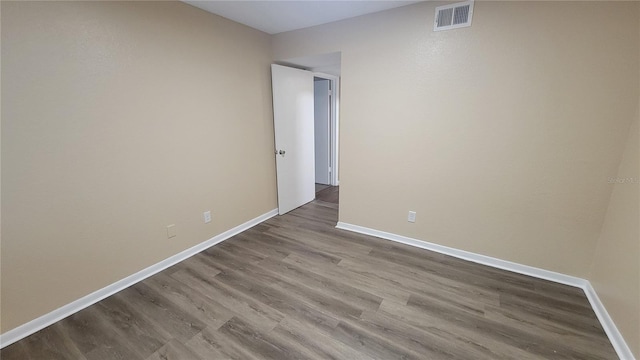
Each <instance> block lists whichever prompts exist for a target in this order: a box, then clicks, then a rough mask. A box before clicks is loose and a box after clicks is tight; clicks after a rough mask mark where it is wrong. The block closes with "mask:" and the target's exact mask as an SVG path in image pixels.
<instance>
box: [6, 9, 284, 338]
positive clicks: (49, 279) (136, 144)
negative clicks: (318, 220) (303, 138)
mask: <svg viewBox="0 0 640 360" xmlns="http://www.w3.org/2000/svg"><path fill="white" fill-rule="evenodd" d="M1 8H2V19H1V20H2V21H1V22H2V102H3V105H4V106H3V107H2V143H1V146H2V176H3V178H2V213H3V214H4V217H3V219H2V220H3V223H2V254H1V256H2V258H1V262H2V265H1V266H2V269H1V271H2V289H1V290H2V291H1V292H2V295H1V296H2V309H1V310H2V323H1V331H2V332H3V333H4V332H6V331H8V330H11V329H13V328H15V327H16V326H18V325H21V324H24V323H26V322H28V321H30V320H32V319H34V318H36V317H38V316H41V315H43V314H45V313H48V312H50V311H52V310H54V309H56V308H58V307H60V306H62V305H65V304H67V303H69V302H71V301H73V300H76V299H78V298H80V297H82V296H84V295H87V294H89V293H91V292H93V291H95V290H97V289H100V288H102V287H104V286H106V285H109V284H111V283H113V282H115V281H117V280H119V279H122V278H124V277H126V276H127V275H130V274H132V273H135V272H137V271H139V270H141V269H143V268H146V267H147V266H150V265H152V264H155V263H157V262H158V261H161V260H163V259H165V258H167V257H169V256H171V255H174V254H176V253H178V252H180V251H182V250H184V249H187V248H189V247H191V246H194V245H195V244H198V243H200V242H203V241H205V240H208V239H209V238H211V237H213V236H214V235H217V234H219V233H222V232H223V231H225V230H228V229H230V228H232V227H234V226H236V225H239V224H241V223H243V222H245V221H247V220H250V219H252V218H255V217H256V216H258V215H261V214H264V213H266V212H268V211H269V210H272V209H274V208H275V207H276V193H275V168H274V159H273V119H272V105H271V84H270V70H269V64H270V63H271V52H270V41H271V39H270V37H269V35H267V34H264V33H262V32H259V31H256V30H253V29H250V28H248V27H245V26H242V25H239V24H237V23H234V22H231V21H229V20H226V19H223V18H221V17H217V16H215V15H212V14H209V13H207V12H204V11H202V10H200V9H197V8H194V7H192V6H190V5H187V4H184V3H180V2H7V1H2V3H1ZM206 210H211V211H212V214H213V221H212V222H211V223H209V224H205V223H204V222H203V219H202V216H203V211H206ZM169 224H175V226H176V232H177V236H176V237H175V238H172V239H167V230H166V226H167V225H169Z"/></svg>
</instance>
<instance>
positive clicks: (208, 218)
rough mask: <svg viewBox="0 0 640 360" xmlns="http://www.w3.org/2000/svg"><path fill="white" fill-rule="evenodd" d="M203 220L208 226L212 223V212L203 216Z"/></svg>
mask: <svg viewBox="0 0 640 360" xmlns="http://www.w3.org/2000/svg"><path fill="white" fill-rule="evenodd" d="M202 218H203V219H204V223H205V224H208V223H210V222H211V210H207V211H205V212H204V213H203V214H202Z"/></svg>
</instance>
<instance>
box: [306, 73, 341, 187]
mask: <svg viewBox="0 0 640 360" xmlns="http://www.w3.org/2000/svg"><path fill="white" fill-rule="evenodd" d="M313 76H314V77H317V78H321V79H326V80H329V86H330V89H331V94H330V96H329V104H330V106H331V111H329V132H330V134H329V142H330V146H329V151H330V153H331V154H330V156H329V166H330V167H331V175H330V176H329V182H330V183H331V185H332V186H338V185H340V177H339V174H338V171H339V163H338V162H339V160H340V156H339V139H340V137H339V132H340V131H339V130H340V119H339V117H340V77H339V76H335V75H330V74H325V73H321V72H313Z"/></svg>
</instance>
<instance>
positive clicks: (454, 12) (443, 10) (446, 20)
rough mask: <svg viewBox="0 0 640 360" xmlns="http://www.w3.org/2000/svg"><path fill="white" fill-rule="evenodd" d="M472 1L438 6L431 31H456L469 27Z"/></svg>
mask: <svg viewBox="0 0 640 360" xmlns="http://www.w3.org/2000/svg"><path fill="white" fill-rule="evenodd" d="M472 15H473V0H470V1H465V2H460V3H455V4H450V5H443V6H438V7H437V8H436V17H435V20H434V21H433V31H440V30H450V29H457V28H461V27H467V26H471V16H472Z"/></svg>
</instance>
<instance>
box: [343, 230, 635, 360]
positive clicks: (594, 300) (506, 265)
mask: <svg viewBox="0 0 640 360" xmlns="http://www.w3.org/2000/svg"><path fill="white" fill-rule="evenodd" d="M336 228H338V229H342V230H347V231H353V232H356V233H360V234H365V235H370V236H375V237H378V238H382V239H386V240H391V241H395V242H399V243H402V244H406V245H410V246H415V247H418V248H421V249H426V250H431V251H435V252H438V253H441V254H445V255H449V256H453V257H456V258H459V259H463V260H468V261H472V262H475V263H478V264H482V265H487V266H491V267H494V268H498V269H502V270H507V271H512V272H515V273H518V274H523V275H528V276H532V277H535V278H539V279H544V280H549V281H553V282H557V283H560V284H565V285H569V286H573V287H577V288H580V289H582V290H583V291H584V293H585V295H586V296H587V299H588V300H589V303H590V304H591V307H592V308H593V311H594V312H595V314H596V316H597V317H598V320H600V324H601V325H602V328H603V329H604V331H605V333H606V334H607V336H608V337H609V341H611V344H612V345H613V348H614V349H615V350H616V353H617V354H618V357H620V359H623V360H635V358H634V357H633V354H632V353H631V350H630V349H629V346H628V345H627V343H626V342H625V340H624V338H623V337H622V334H620V331H618V328H617V327H616V325H615V323H614V322H613V319H611V317H610V316H609V313H608V312H607V310H606V309H605V307H604V304H602V302H601V301H600V299H599V298H598V294H597V293H596V291H595V289H594V288H593V286H591V283H590V282H589V280H586V279H582V278H579V277H575V276H570V275H565V274H561V273H557V272H554V271H549V270H544V269H540V268H536V267H533V266H528V265H523V264H518V263H514V262H511V261H506V260H502V259H498V258H494V257H491V256H486V255H481V254H476V253H472V252H469V251H464V250H459V249H455V248H451V247H448V246H443V245H438V244H434V243H430V242H426V241H422V240H418V239H414V238H410V237H406V236H402V235H397V234H393V233H388V232H385V231H380V230H375V229H371V228H367V227H364V226H359V225H353V224H349V223H345V222H338V224H337V225H336Z"/></svg>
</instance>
